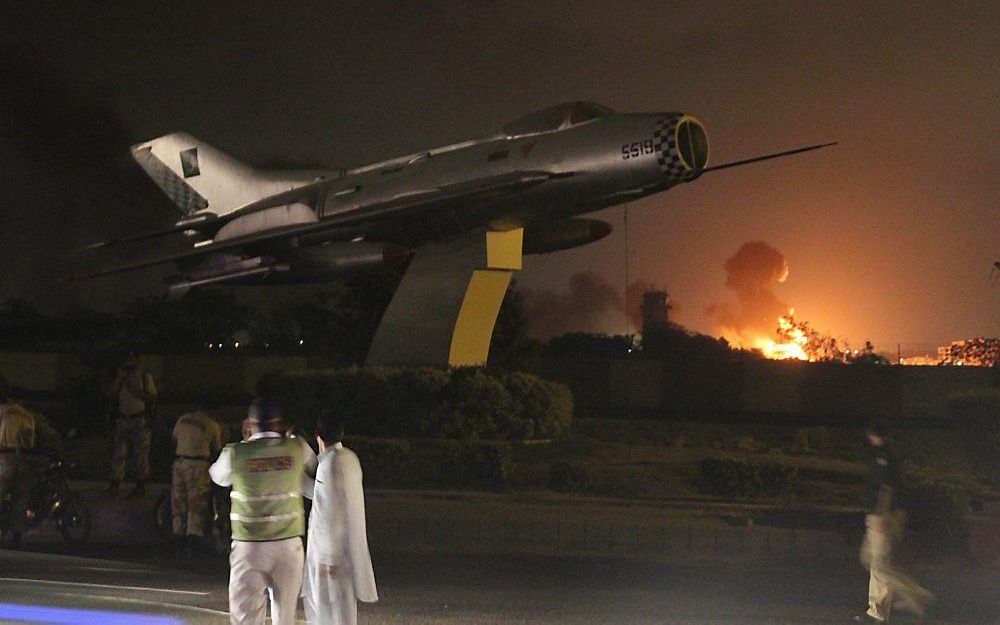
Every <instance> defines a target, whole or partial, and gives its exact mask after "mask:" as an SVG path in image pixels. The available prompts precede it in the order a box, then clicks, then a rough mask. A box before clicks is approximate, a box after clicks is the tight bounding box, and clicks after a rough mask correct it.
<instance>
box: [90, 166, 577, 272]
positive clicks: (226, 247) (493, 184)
mask: <svg viewBox="0 0 1000 625" xmlns="http://www.w3.org/2000/svg"><path fill="white" fill-rule="evenodd" d="M571 175H573V174H572V173H562V172H560V173H555V172H548V171H519V172H511V173H509V174H501V175H498V176H491V177H488V178H479V179H476V180H473V181H463V182H458V183H454V184H450V185H444V186H441V187H433V188H428V189H425V190H417V191H413V192H409V193H406V194H403V195H399V196H396V197H394V198H392V199H391V200H387V201H382V202H376V203H373V204H369V205H365V206H362V207H360V208H357V209H355V210H352V211H350V212H348V213H345V214H343V215H335V216H331V217H326V218H324V219H321V220H320V221H318V222H315V223H310V224H305V225H295V226H288V227H284V228H274V229H269V230H264V231H260V232H255V233H252V234H248V235H246V236H241V237H234V238H232V239H225V240H222V241H205V242H204V243H202V244H196V246H195V247H193V248H191V249H188V250H184V251H181V252H177V253H173V254H166V255H162V256H155V257H151V258H147V259H143V260H139V261H135V262H132V263H127V264H123V265H119V266H116V267H110V268H106V269H101V270H99V271H94V272H90V273H84V274H78V275H75V276H72V277H70V280H73V281H76V280H87V279H90V278H96V277H99V276H106V275H110V274H116V273H122V272H125V271H131V270H133V269H141V268H143V267H152V266H154V265H161V264H164V263H170V262H177V261H183V260H190V259H194V258H199V257H201V256H206V255H209V254H216V253H219V252H224V251H231V250H235V249H240V248H246V247H251V246H257V245H263V244H268V243H275V242H279V241H294V242H296V243H297V242H298V241H299V240H301V238H303V237H307V236H308V237H309V238H313V237H315V236H321V238H322V240H331V241H332V240H346V239H350V238H353V237H354V236H357V233H358V230H359V228H360V227H362V226H365V225H368V224H376V223H381V222H383V221H385V220H388V219H392V218H398V217H405V216H408V215H412V214H415V213H420V212H424V211H429V210H434V209H439V208H445V207H448V206H450V205H453V204H463V205H468V204H470V203H475V202H482V201H486V200H490V199H495V198H497V197H502V196H504V195H507V194H510V193H515V192H518V191H523V190H525V189H528V188H531V187H533V186H535V185H538V184H541V183H543V182H545V181H547V180H551V179H553V178H564V177H567V176H571ZM313 187H314V185H307V186H306V187H302V188H299V189H294V190H292V191H288V192H285V193H280V194H278V195H274V196H270V197H268V198H265V199H263V200H261V201H259V202H254V203H253V204H249V205H247V206H245V207H243V208H242V209H241V210H240V213H241V214H246V213H250V212H254V211H258V210H263V209H265V208H271V207H274V206H282V205H285V204H288V203H292V202H295V201H298V200H299V199H301V198H302V197H304V196H305V195H308V194H310V193H312V192H313V191H315V188H313ZM156 234H158V233H156ZM156 234H151V235H150V236H156ZM138 238H143V237H138ZM294 244H295V243H293V245H294Z"/></svg>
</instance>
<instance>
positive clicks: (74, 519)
mask: <svg viewBox="0 0 1000 625" xmlns="http://www.w3.org/2000/svg"><path fill="white" fill-rule="evenodd" d="M90 529H91V519H90V508H88V507H87V504H85V503H84V502H83V499H82V498H81V497H80V496H79V495H77V494H72V495H70V496H69V497H67V498H66V500H65V501H63V504H62V509H61V510H60V513H59V533H60V534H62V536H63V538H64V539H65V540H66V542H70V543H81V542H83V541H85V540H87V539H88V538H90Z"/></svg>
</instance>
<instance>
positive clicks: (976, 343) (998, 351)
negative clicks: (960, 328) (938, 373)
mask: <svg viewBox="0 0 1000 625" xmlns="http://www.w3.org/2000/svg"><path fill="white" fill-rule="evenodd" d="M938 361H939V363H940V364H942V365H955V366H960V367H995V366H997V363H1000V339H998V338H982V337H980V338H974V339H965V340H964V341H953V342H952V343H951V345H947V346H945V347H939V348H938Z"/></svg>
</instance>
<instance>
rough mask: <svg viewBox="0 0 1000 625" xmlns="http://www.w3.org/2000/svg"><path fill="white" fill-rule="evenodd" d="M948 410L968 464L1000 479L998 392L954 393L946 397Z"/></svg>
mask: <svg viewBox="0 0 1000 625" xmlns="http://www.w3.org/2000/svg"><path fill="white" fill-rule="evenodd" d="M948 411H949V412H950V413H951V415H952V416H953V418H954V419H955V422H956V424H957V425H958V427H959V428H960V429H961V431H962V433H963V437H964V442H965V449H966V454H967V455H968V458H969V462H970V464H972V466H973V467H974V468H975V469H977V470H978V471H981V472H982V473H984V474H986V475H988V476H989V477H990V478H991V479H993V480H1000V390H998V389H976V390H971V391H966V392H964V393H957V394H955V395H953V396H951V397H950V398H949V400H948Z"/></svg>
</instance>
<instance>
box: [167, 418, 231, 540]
mask: <svg viewBox="0 0 1000 625" xmlns="http://www.w3.org/2000/svg"><path fill="white" fill-rule="evenodd" d="M172 437H173V439H174V442H175V443H176V445H177V450H176V455H175V456H174V467H173V475H172V477H171V480H170V507H171V510H172V511H173V517H174V518H173V527H174V536H175V537H176V538H177V542H178V545H179V546H180V548H181V549H182V550H183V551H185V552H190V551H191V550H192V549H194V548H195V545H196V544H197V543H198V541H199V540H200V539H201V537H202V536H203V535H204V523H205V509H206V507H207V505H208V497H209V494H210V493H211V490H212V480H211V478H210V477H209V475H208V466H209V462H210V461H211V460H212V459H213V458H214V457H215V455H216V454H217V453H219V450H220V449H221V448H222V432H221V430H220V429H219V424H218V422H216V421H215V419H213V418H212V417H210V416H208V415H207V414H206V413H205V412H204V411H203V410H201V409H198V410H195V411H194V412H188V413H186V414H183V415H181V416H180V417H179V418H178V419H177V423H175V424H174V431H173V434H172Z"/></svg>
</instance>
